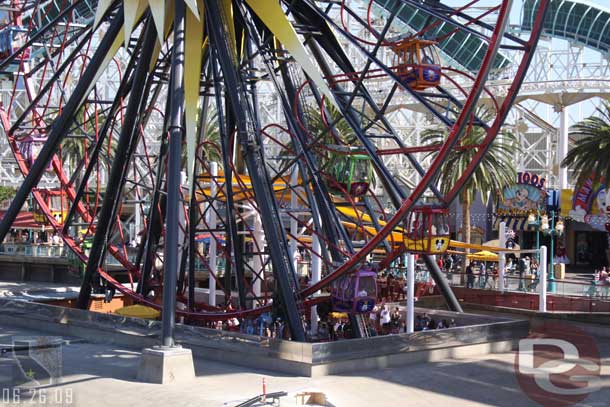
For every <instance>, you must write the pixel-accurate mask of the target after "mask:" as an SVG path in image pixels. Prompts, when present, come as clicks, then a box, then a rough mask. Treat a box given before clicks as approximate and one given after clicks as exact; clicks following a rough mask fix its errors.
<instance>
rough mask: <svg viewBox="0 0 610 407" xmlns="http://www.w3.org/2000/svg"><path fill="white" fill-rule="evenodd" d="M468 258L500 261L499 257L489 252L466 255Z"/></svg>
mask: <svg viewBox="0 0 610 407" xmlns="http://www.w3.org/2000/svg"><path fill="white" fill-rule="evenodd" d="M466 257H468V258H469V259H470V260H479V261H498V255H497V254H496V253H492V252H489V251H487V250H483V251H480V252H476V253H470V254H468V255H466Z"/></svg>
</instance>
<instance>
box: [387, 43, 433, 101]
mask: <svg viewBox="0 0 610 407" xmlns="http://www.w3.org/2000/svg"><path fill="white" fill-rule="evenodd" d="M393 50H394V52H395V53H396V63H395V64H394V65H395V66H396V70H397V71H396V74H397V75H398V77H399V78H400V79H401V80H403V81H404V82H405V84H406V85H407V86H408V87H409V88H411V89H413V90H415V91H418V92H420V91H423V90H426V89H428V88H433V87H435V86H438V84H439V83H440V81H441V60H440V57H439V55H438V51H437V50H436V42H435V41H429V40H420V39H411V40H405V41H401V42H400V43H398V44H397V45H396V46H394V47H393Z"/></svg>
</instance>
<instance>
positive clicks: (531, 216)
mask: <svg viewBox="0 0 610 407" xmlns="http://www.w3.org/2000/svg"><path fill="white" fill-rule="evenodd" d="M527 223H528V224H529V225H535V224H536V214H535V213H534V212H530V214H529V215H528V216H527Z"/></svg>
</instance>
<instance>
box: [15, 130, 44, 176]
mask: <svg viewBox="0 0 610 407" xmlns="http://www.w3.org/2000/svg"><path fill="white" fill-rule="evenodd" d="M46 141H47V138H46V137H41V136H40V135H38V136H37V137H34V136H26V137H24V138H23V139H21V140H19V151H20V152H21V155H22V156H23V158H25V161H26V162H27V164H28V167H32V165H33V164H34V161H36V158H37V157H38V154H39V153H40V150H42V147H43V146H44V143H45V142H46ZM51 169H52V165H51V163H49V165H48V166H47V171H50V170H51Z"/></svg>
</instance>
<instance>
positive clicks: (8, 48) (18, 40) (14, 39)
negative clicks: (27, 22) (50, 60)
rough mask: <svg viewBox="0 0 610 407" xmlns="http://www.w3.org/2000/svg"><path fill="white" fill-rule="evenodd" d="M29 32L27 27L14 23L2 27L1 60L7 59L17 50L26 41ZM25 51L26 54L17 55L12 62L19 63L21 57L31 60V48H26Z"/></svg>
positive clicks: (0, 39) (0, 40)
mask: <svg viewBox="0 0 610 407" xmlns="http://www.w3.org/2000/svg"><path fill="white" fill-rule="evenodd" d="M27 33H28V30H27V29H25V28H22V27H19V26H14V25H7V26H5V27H3V28H2V29H0V60H3V59H6V58H8V57H9V56H11V55H12V54H13V53H15V52H17V51H18V50H19V48H21V47H22V46H23V45H24V44H25V43H26V40H27ZM23 53H24V55H19V56H17V58H15V59H14V60H13V61H12V63H13V64H19V63H20V61H21V58H23V60H24V61H29V59H30V49H29V48H26V49H25V50H24V51H23Z"/></svg>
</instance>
